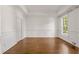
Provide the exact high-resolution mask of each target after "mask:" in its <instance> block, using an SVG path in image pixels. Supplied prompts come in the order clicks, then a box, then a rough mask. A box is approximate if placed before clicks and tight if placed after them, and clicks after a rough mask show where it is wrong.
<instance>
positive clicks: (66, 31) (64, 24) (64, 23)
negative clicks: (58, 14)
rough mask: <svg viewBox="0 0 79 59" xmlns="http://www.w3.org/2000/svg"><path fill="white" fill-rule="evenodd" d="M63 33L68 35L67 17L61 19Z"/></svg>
mask: <svg viewBox="0 0 79 59" xmlns="http://www.w3.org/2000/svg"><path fill="white" fill-rule="evenodd" d="M63 33H68V16H64V17H63Z"/></svg>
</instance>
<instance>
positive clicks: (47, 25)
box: [26, 15, 55, 37]
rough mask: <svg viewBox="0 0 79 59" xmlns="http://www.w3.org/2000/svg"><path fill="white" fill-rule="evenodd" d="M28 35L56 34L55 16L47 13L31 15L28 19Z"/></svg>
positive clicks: (49, 35)
mask: <svg viewBox="0 0 79 59" xmlns="http://www.w3.org/2000/svg"><path fill="white" fill-rule="evenodd" d="M26 26H27V27H26V28H27V37H53V36H55V18H53V17H50V16H46V15H29V16H28V17H27V19H26Z"/></svg>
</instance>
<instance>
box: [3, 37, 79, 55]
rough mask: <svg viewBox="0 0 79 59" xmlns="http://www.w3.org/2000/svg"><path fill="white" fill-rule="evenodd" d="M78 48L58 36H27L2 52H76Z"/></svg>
mask: <svg viewBox="0 0 79 59" xmlns="http://www.w3.org/2000/svg"><path fill="white" fill-rule="evenodd" d="M78 51H79V48H77V47H75V46H73V45H71V44H69V43H67V42H65V41H64V40H62V39H60V38H45V37H41V38H38V37H28V38H25V39H23V40H21V41H19V42H18V43H17V44H16V45H15V46H13V47H12V48H11V49H9V50H8V51H6V52H5V53H4V54H77V53H78Z"/></svg>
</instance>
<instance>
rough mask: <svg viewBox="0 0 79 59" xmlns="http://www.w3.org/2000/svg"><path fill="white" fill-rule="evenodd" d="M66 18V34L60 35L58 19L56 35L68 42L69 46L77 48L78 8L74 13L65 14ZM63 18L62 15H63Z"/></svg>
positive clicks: (78, 41) (78, 45)
mask: <svg viewBox="0 0 79 59" xmlns="http://www.w3.org/2000/svg"><path fill="white" fill-rule="evenodd" d="M66 15H67V16H68V27H69V28H68V31H69V32H68V34H63V33H62V29H63V27H62V25H63V24H62V19H61V18H62V17H60V19H58V25H59V24H60V25H59V26H58V28H59V29H58V33H59V37H61V38H63V39H64V40H66V41H68V42H70V43H71V44H73V45H75V46H77V47H79V16H78V15H79V8H78V9H75V10H74V11H72V12H70V13H68V14H66ZM63 16H64V15H63ZM74 43H76V44H74Z"/></svg>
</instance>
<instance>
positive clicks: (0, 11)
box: [0, 6, 2, 53]
mask: <svg viewBox="0 0 79 59" xmlns="http://www.w3.org/2000/svg"><path fill="white" fill-rule="evenodd" d="M1 14H2V7H1V6H0V53H1V39H2V37H1V33H2V32H1V17H2V15H1Z"/></svg>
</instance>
